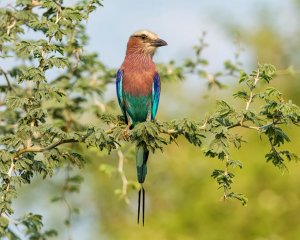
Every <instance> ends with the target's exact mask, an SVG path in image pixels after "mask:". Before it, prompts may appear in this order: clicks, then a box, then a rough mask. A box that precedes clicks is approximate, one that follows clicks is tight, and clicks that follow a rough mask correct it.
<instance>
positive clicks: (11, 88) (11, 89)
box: [0, 68, 14, 91]
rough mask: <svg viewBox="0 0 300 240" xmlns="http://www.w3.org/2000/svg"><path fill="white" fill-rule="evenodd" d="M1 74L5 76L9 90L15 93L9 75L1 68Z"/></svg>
mask: <svg viewBox="0 0 300 240" xmlns="http://www.w3.org/2000/svg"><path fill="white" fill-rule="evenodd" d="M0 73H2V74H3V76H4V78H5V80H6V82H7V87H8V90H9V91H14V89H13V87H12V85H11V84H10V81H9V78H8V75H7V73H6V72H5V71H4V70H3V69H2V68H0Z"/></svg>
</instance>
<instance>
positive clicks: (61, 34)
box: [0, 0, 300, 239]
mask: <svg viewBox="0 0 300 240" xmlns="http://www.w3.org/2000/svg"><path fill="white" fill-rule="evenodd" d="M97 5H99V6H101V1H99V0H90V1H87V0H83V1H80V2H79V3H78V4H76V5H74V6H73V7H70V6H69V7H67V6H64V5H63V2H62V1H58V0H57V1H50V0H42V1H31V0H18V1H17V4H16V6H15V7H14V8H11V7H7V8H3V9H0V50H1V58H3V59H10V58H12V59H16V60H17V61H16V64H15V65H14V66H13V67H12V68H11V69H9V70H4V69H2V68H0V74H1V76H2V77H3V79H4V80H5V81H6V84H5V85H3V86H1V88H0V89H1V99H3V100H1V101H0V107H1V108H0V114H1V115H0V121H1V124H0V132H1V137H0V144H1V145H0V146H1V151H0V160H1V161H0V178H1V193H0V198H1V201H0V236H1V237H7V238H10V239H21V237H19V236H18V233H15V232H14V226H18V228H19V229H21V230H22V234H24V235H26V236H27V237H28V238H29V239H46V238H48V237H51V236H54V235H56V234H57V233H56V232H55V230H48V231H42V225H43V224H42V216H40V215H37V214H32V213H28V214H27V215H25V216H23V217H19V218H16V219H13V217H12V215H13V213H14V210H13V208H12V201H13V199H15V198H16V197H17V195H18V191H17V188H18V187H21V186H22V185H24V184H30V183H31V181H32V178H33V177H34V176H35V175H41V176H42V177H43V178H47V177H49V176H53V175H54V174H55V172H56V170H57V169H65V170H66V173H67V174H66V175H67V176H66V178H65V184H64V187H63V190H62V193H61V195H59V196H55V197H54V198H53V201H54V202H55V201H63V202H65V203H66V205H67V207H68V208H69V215H68V216H67V219H66V221H65V223H66V226H70V221H71V213H72V212H77V211H78V210H76V209H73V208H72V207H71V206H70V205H69V204H68V202H67V200H66V194H67V193H72V192H78V191H79V186H80V183H81V181H82V177H81V176H78V175H71V170H72V169H73V168H81V167H83V166H84V165H85V158H84V150H83V149H86V148H93V147H94V148H98V149H99V151H103V150H105V151H106V152H107V153H110V152H111V151H116V152H117V154H118V157H119V166H118V169H116V170H117V172H118V173H119V174H120V177H121V179H122V184H123V186H122V189H120V190H119V191H117V194H119V195H120V196H121V197H122V198H124V199H125V200H126V201H128V199H127V196H126V194H127V189H128V187H129V186H133V187H136V184H135V182H134V181H129V180H127V178H126V175H125V172H124V170H123V160H124V156H123V153H122V151H121V150H120V146H122V145H124V144H125V143H124V142H128V143H129V144H134V145H143V146H145V147H147V148H148V149H149V150H151V151H152V152H155V151H156V150H157V149H159V150H161V151H163V149H164V147H165V146H166V145H168V144H172V143H174V142H175V143H177V139H178V138H180V137H183V138H185V139H186V140H187V141H188V142H189V143H190V144H193V145H194V146H196V147H199V148H200V149H201V150H202V152H203V153H204V155H205V156H208V157H211V158H217V159H219V160H221V161H222V162H223V163H224V169H215V170H214V171H213V172H212V175H211V176H212V177H213V178H214V179H216V181H217V183H218V184H219V186H220V188H221V189H222V190H223V198H224V200H225V199H237V200H239V201H240V202H241V203H242V204H243V205H246V204H247V198H246V197H245V196H244V195H243V194H241V193H236V192H234V191H232V184H233V180H234V177H235V172H234V169H235V168H240V169H241V168H242V167H243V164H242V162H241V161H240V160H236V159H232V158H231V154H230V152H231V149H232V148H237V149H239V148H240V147H241V146H242V144H244V143H245V142H246V141H245V140H244V137H245V136H242V135H241V133H239V131H236V129H239V128H245V129H249V130H254V131H256V132H257V133H258V134H259V135H261V136H263V137H265V138H266V139H267V141H268V142H269V144H270V151H269V152H268V153H266V154H265V158H266V160H267V161H270V162H272V163H273V164H274V165H275V166H277V167H279V168H286V161H292V160H298V159H299V157H298V156H297V155H296V154H295V153H292V152H290V151H289V150H288V149H283V146H285V144H286V143H287V142H290V138H289V136H288V134H287V133H286V131H285V130H284V128H283V126H294V125H296V126H297V125H298V123H299V120H300V109H299V107H298V106H297V105H295V104H293V103H292V102H291V101H290V100H289V101H286V100H284V98H283V95H282V93H280V92H279V91H278V90H277V89H275V88H272V87H266V86H267V85H268V84H270V82H271V81H272V79H273V77H274V75H275V74H276V70H275V68H274V67H273V66H272V65H269V64H259V65H258V68H257V69H256V70H254V71H252V72H250V73H246V72H245V71H243V70H242V66H241V63H240V62H239V60H238V56H239V53H237V54H236V59H235V61H234V62H231V61H225V63H224V70H223V71H218V72H216V73H209V72H207V71H205V70H204V67H205V66H206V65H207V64H208V61H207V60H206V59H204V58H203V57H202V52H203V50H204V49H205V48H206V47H207V43H205V41H204V36H203V37H202V38H201V39H200V43H199V45H198V46H196V47H195V53H196V57H195V59H187V60H186V61H185V62H184V64H183V65H182V66H177V65H176V63H175V62H174V61H170V62H169V63H168V64H160V65H159V70H160V74H161V78H162V79H163V80H164V81H170V80H178V79H179V80H183V79H185V78H186V77H187V76H188V75H189V74H196V75H197V76H198V77H201V78H205V79H207V80H208V88H209V89H211V88H214V87H217V88H221V89H222V88H224V87H225V86H224V84H223V83H221V82H222V81H221V80H220V79H221V78H224V77H233V78H237V79H238V81H239V83H240V88H241V89H240V90H238V91H237V92H236V93H234V94H233V97H234V98H235V99H236V100H237V101H236V106H235V105H231V104H229V103H227V102H225V101H223V100H219V101H217V103H216V108H215V111H214V112H213V113H211V114H209V115H207V116H206V118H205V119H204V120H203V121H199V120H192V119H187V118H183V119H176V120H172V121H170V122H161V121H154V122H145V123H140V124H138V125H137V126H136V127H135V128H134V129H133V130H131V131H130V133H129V137H128V138H127V137H124V130H125V128H126V126H125V123H124V119H123V118H122V117H120V116H115V115H114V114H113V107H114V104H111V103H105V102H103V101H104V100H103V93H104V92H105V90H106V87H107V86H108V84H110V83H112V82H113V79H114V77H115V70H114V69H109V68H107V67H106V66H105V65H104V64H103V63H102V62H100V61H99V60H98V56H97V55H96V54H89V53H86V52H85V50H84V47H85V46H86V44H87V40H88V37H87V35H86V32H85V21H86V20H87V19H88V17H89V14H90V13H91V12H92V11H94V10H95V9H96V6H97ZM33 33H34V34H33ZM32 34H33V35H34V36H35V37H33V38H32V37H29V35H32ZM39 36H42V37H39ZM254 103H256V105H254ZM241 106H242V107H241ZM87 113H88V114H89V115H88V116H89V117H91V116H92V117H93V118H98V120H99V126H100V127H95V126H90V125H88V124H84V123H83V121H81V119H82V118H84V117H85V116H87ZM82 146H83V147H82ZM102 170H103V171H104V172H107V173H108V174H110V173H111V172H112V171H114V169H111V168H109V167H107V166H105V165H103V166H102Z"/></svg>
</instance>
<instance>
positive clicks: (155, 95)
mask: <svg viewBox="0 0 300 240" xmlns="http://www.w3.org/2000/svg"><path fill="white" fill-rule="evenodd" d="M159 96H160V77H159V75H158V73H156V74H155V75H154V78H153V85H152V109H151V119H152V120H153V119H155V116H156V113H157V109H158V103H159Z"/></svg>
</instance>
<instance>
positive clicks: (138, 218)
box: [137, 186, 145, 226]
mask: <svg viewBox="0 0 300 240" xmlns="http://www.w3.org/2000/svg"><path fill="white" fill-rule="evenodd" d="M141 196H142V199H141ZM141 203H142V218H143V219H142V220H143V226H144V224H145V189H144V187H143V186H142V187H141V189H140V190H139V199H138V217H137V222H138V224H139V223H140V209H141Z"/></svg>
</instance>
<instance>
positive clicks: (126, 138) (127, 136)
mask: <svg viewBox="0 0 300 240" xmlns="http://www.w3.org/2000/svg"><path fill="white" fill-rule="evenodd" d="M130 126H131V125H129V124H128V125H127V127H126V128H125V130H124V132H123V137H124V139H125V140H126V141H127V140H129V129H130Z"/></svg>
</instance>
